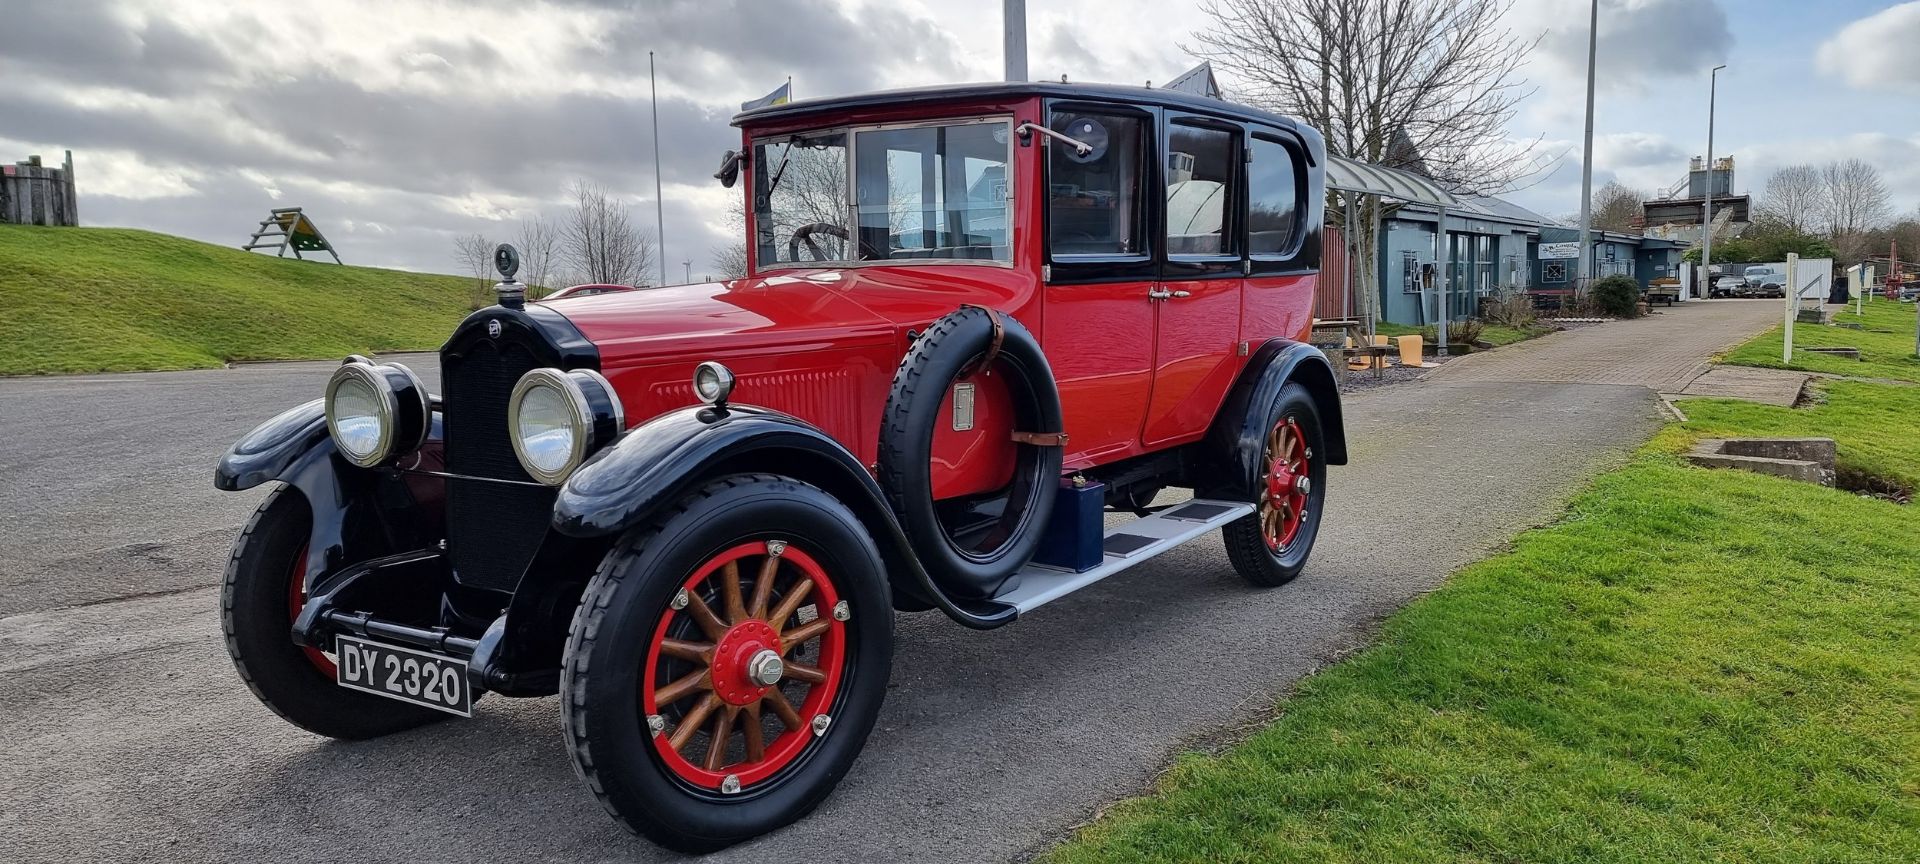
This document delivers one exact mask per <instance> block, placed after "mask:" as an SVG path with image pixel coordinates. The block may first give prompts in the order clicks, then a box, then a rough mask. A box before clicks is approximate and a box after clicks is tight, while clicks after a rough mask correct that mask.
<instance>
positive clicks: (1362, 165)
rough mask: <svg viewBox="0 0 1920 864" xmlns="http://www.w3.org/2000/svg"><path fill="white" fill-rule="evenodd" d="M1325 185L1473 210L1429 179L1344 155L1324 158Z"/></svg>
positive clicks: (1330, 187) (1350, 190)
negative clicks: (1325, 163) (1325, 168)
mask: <svg viewBox="0 0 1920 864" xmlns="http://www.w3.org/2000/svg"><path fill="white" fill-rule="evenodd" d="M1327 188H1329V189H1337V190H1339V191H1341V192H1352V193H1354V194H1356V195H1377V196H1379V197H1381V198H1398V199H1400V200H1402V201H1414V202H1418V203H1420V204H1430V205H1433V206H1435V207H1445V208H1447V209H1450V210H1454V209H1458V210H1471V209H1475V208H1474V207H1473V205H1471V204H1469V203H1468V202H1467V201H1466V200H1465V199H1463V198H1460V197H1459V196H1457V195H1454V194H1453V193H1452V192H1448V191H1447V190H1445V189H1442V188H1440V184H1438V183H1435V182H1433V180H1432V179H1431V178H1428V177H1423V176H1421V175H1419V174H1415V173H1413V172H1411V171H1402V170H1400V169H1398V168H1388V167H1386V166H1384V165H1374V164H1371V163H1368V162H1357V161H1354V160H1352V159H1348V158H1346V157H1344V156H1328V157H1327Z"/></svg>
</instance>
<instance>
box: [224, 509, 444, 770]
mask: <svg viewBox="0 0 1920 864" xmlns="http://www.w3.org/2000/svg"><path fill="white" fill-rule="evenodd" d="M312 520H313V516H312V511H311V510H310V509H309V508H308V506H307V499H306V498H304V497H302V496H301V495H300V493H299V492H298V491H297V490H295V489H293V488H292V487H289V486H280V487H278V488H276V489H274V490H273V491H272V492H270V493H268V495H267V500H265V501H263V502H261V503H260V507H259V508H258V509H256V510H254V511H253V518H252V519H249V520H247V525H246V527H245V528H243V529H241V531H240V536H239V537H237V538H235V539H234V541H233V554H232V555H231V556H230V557H229V558H228V559H227V573H226V578H225V580H224V581H223V582H222V584H221V589H220V625H221V629H222V630H223V631H225V633H226V640H227V654H229V655H231V656H232V657H233V666H234V668H235V669H237V670H239V672H240V678H241V680H243V681H245V682H246V683H247V689H249V690H252V691H253V695H255V696H257V697H259V699H260V701H261V703H263V704H265V705H266V706H267V707H268V708H269V709H272V711H273V713H275V714H278V715H280V716H281V717H282V718H283V719H285V720H286V721H287V722H289V723H292V724H293V725H295V726H298V727H300V728H302V729H305V730H307V731H309V732H312V733H315V734H317V735H325V736H327V737H329V738H342V739H347V740H361V739H366V738H377V737H379V736H381V735H388V734H391V733H394V732H399V731H402V730H405V729H412V728H414V727H416V726H420V725H423V724H426V723H431V722H433V721H436V720H443V719H445V718H447V717H448V716H450V715H447V714H444V713H441V712H439V711H434V710H432V709H430V708H420V707H417V706H414V705H408V704H406V703H404V702H397V701H395V700H392V699H383V698H381V697H379V696H375V695H373V694H371V693H361V692H358V691H354V690H348V689H347V688H345V687H341V686H340V685H338V684H335V683H334V682H333V679H331V678H328V677H327V676H326V675H325V674H323V673H322V672H321V671H320V670H319V669H317V668H315V667H314V665H313V663H312V662H311V661H310V660H308V659H307V654H306V652H305V650H304V649H302V648H301V647H300V646H298V645H295V644H294V643H293V639H292V637H291V636H290V635H289V634H290V633H291V631H292V627H293V621H292V614H291V611H290V609H289V608H288V607H289V602H288V598H289V596H290V595H289V593H288V591H289V588H290V587H291V586H290V584H289V583H290V580H291V579H292V578H294V574H295V573H296V572H297V569H296V567H297V564H298V561H297V557H298V556H299V554H300V551H301V550H302V549H304V548H306V545H307V537H308V535H309V534H310V531H311V527H312V524H313V522H312Z"/></svg>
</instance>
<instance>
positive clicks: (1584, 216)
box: [1443, 0, 1600, 297]
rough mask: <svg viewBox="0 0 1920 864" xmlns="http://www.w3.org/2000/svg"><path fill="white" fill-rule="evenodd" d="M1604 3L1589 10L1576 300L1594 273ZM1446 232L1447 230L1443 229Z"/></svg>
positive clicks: (1575, 285) (1575, 280)
mask: <svg viewBox="0 0 1920 864" xmlns="http://www.w3.org/2000/svg"><path fill="white" fill-rule="evenodd" d="M1599 37H1600V0H1593V2H1592V3H1590V4H1589V5H1588V8H1587V141H1586V145H1585V146H1586V149H1584V150H1582V151H1580V152H1581V156H1580V264H1579V267H1580V272H1579V273H1577V274H1575V275H1574V277H1573V290H1574V294H1575V295H1576V296H1582V297H1584V296H1586V293H1587V277H1588V275H1589V274H1591V273H1592V272H1593V243H1592V241H1591V240H1590V239H1589V237H1590V236H1591V232H1592V231H1593V59H1594V57H1593V55H1594V49H1596V48H1597V47H1599V44H1600V38H1599ZM1443 230H1444V229H1443Z"/></svg>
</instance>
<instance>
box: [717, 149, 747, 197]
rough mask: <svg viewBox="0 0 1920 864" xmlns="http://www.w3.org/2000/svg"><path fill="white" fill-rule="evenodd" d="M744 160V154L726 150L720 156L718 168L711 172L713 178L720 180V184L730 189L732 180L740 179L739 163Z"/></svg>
mask: <svg viewBox="0 0 1920 864" xmlns="http://www.w3.org/2000/svg"><path fill="white" fill-rule="evenodd" d="M744 161H746V158H745V157H744V156H742V155H740V154H739V153H736V152H734V151H732V150H728V151H727V152H726V155H723V156H721V157H720V170H718V171H715V172H713V179H715V180H718V181H720V185H722V186H725V187H727V188H728V189H732V188H733V184H734V182H735V181H737V180H739V179H740V163H741V162H744Z"/></svg>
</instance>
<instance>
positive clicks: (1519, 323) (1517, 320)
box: [1480, 292, 1540, 329]
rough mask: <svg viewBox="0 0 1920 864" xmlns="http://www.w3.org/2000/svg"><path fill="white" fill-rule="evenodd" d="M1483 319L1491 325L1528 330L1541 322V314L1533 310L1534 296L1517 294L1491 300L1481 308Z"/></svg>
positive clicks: (1522, 293)
mask: <svg viewBox="0 0 1920 864" xmlns="http://www.w3.org/2000/svg"><path fill="white" fill-rule="evenodd" d="M1480 309H1481V317H1483V318H1485V319H1486V321H1487V323H1489V324H1504V325H1506V326H1508V327H1518V328H1521V329H1526V328H1528V327H1532V326H1533V325H1534V323H1535V322H1537V321H1539V320H1540V313H1539V312H1537V311H1535V310H1534V308H1533V295H1531V294H1527V293H1524V292H1516V293H1511V294H1506V295H1503V296H1501V297H1500V298H1499V299H1497V300H1490V301H1488V302H1487V303H1485V304H1484V305H1482V306H1481V307H1480Z"/></svg>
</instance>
